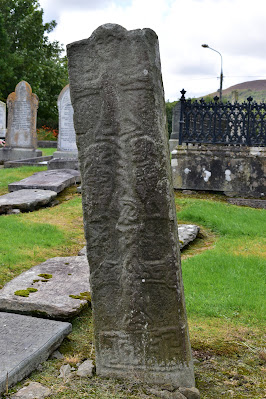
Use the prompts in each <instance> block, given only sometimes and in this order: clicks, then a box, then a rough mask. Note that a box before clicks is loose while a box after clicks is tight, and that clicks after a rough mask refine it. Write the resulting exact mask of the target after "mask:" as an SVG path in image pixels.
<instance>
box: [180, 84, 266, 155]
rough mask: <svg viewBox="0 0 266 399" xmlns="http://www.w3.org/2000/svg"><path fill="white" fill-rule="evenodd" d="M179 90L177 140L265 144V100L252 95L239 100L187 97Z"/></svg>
mask: <svg viewBox="0 0 266 399" xmlns="http://www.w3.org/2000/svg"><path fill="white" fill-rule="evenodd" d="M185 93H186V91H185V90H184V89H183V90H182V91H181V94H182V97H181V99H180V101H181V109H180V127H179V144H182V143H187V144H188V143H195V144H196V143H202V144H223V145H241V146H252V147H253V146H255V147H260V146H263V147H265V146H266V104H265V103H256V102H254V101H253V98H252V97H248V98H247V101H246V102H244V103H242V104H240V103H237V102H236V103H234V104H231V103H229V102H227V103H222V102H220V101H219V98H218V97H217V96H216V97H214V99H213V100H214V101H211V102H209V103H207V102H205V101H204V100H203V99H201V100H200V101H194V102H192V101H191V100H186V98H185Z"/></svg>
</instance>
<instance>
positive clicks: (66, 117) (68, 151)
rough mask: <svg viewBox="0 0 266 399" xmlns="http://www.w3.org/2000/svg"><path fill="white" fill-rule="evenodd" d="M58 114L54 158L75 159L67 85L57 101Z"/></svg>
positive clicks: (71, 109) (76, 151)
mask: <svg viewBox="0 0 266 399" xmlns="http://www.w3.org/2000/svg"><path fill="white" fill-rule="evenodd" d="M57 106H58V113H59V132H58V140H57V151H56V152H55V153H54V157H55V158H63V157H67V158H69V157H70V158H74V157H75V158H77V157H78V149H77V144H76V132H75V128H74V122H73V112H74V111H73V107H72V104H71V99H70V91H69V85H67V86H65V87H64V88H63V90H62V91H61V93H60V94H59V97H58V100H57Z"/></svg>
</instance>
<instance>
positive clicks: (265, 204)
mask: <svg viewBox="0 0 266 399" xmlns="http://www.w3.org/2000/svg"><path fill="white" fill-rule="evenodd" d="M227 202H229V204H232V205H238V206H249V207H250V208H257V209H266V200H265V199H264V200H262V199H261V200H259V199H251V198H249V199H247V198H229V199H228V200H227Z"/></svg>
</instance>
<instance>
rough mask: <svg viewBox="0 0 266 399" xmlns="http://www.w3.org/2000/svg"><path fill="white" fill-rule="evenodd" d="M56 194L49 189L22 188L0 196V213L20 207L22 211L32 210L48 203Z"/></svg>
mask: <svg viewBox="0 0 266 399" xmlns="http://www.w3.org/2000/svg"><path fill="white" fill-rule="evenodd" d="M56 196H57V194H56V192H55V191H51V190H33V189H29V190H26V189H23V190H19V191H14V192H12V193H8V194H4V195H1V196H0V215H1V214H2V213H8V212H9V211H10V210H11V209H14V208H15V209H20V210H21V211H23V212H29V211H33V210H35V209H38V208H41V207H43V206H46V205H48V204H50V202H51V201H52V200H53V199H54V198H55V197H56Z"/></svg>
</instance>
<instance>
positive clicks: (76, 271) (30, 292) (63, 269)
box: [0, 256, 90, 320]
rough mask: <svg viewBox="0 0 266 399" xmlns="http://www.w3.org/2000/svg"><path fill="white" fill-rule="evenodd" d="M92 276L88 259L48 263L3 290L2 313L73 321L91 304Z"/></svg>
mask: <svg viewBox="0 0 266 399" xmlns="http://www.w3.org/2000/svg"><path fill="white" fill-rule="evenodd" d="M89 275H90V271H89V265H88V261H87V258H86V256H68V257H56V258H51V259H48V260H47V261H46V262H43V263H41V264H39V265H37V266H34V267H32V268H31V269H29V270H27V271H26V272H24V273H22V274H20V275H19V276H18V277H16V278H14V279H13V280H11V281H9V282H8V283H7V284H6V285H5V286H4V287H3V288H2V289H1V290H0V311H6V312H15V313H21V314H30V315H33V316H35V315H38V316H41V317H48V318H53V319H58V320H64V319H69V318H71V317H73V316H75V315H77V314H78V313H79V312H80V311H81V310H82V309H83V307H84V306H86V305H87V303H88V301H87V299H88V294H86V293H88V292H90V283H89ZM17 291H20V292H17ZM21 291H22V292H21ZM15 292H16V294H15ZM84 293H85V294H84ZM21 295H26V296H21ZM70 295H71V296H77V297H78V298H73V297H71V296H70Z"/></svg>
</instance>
